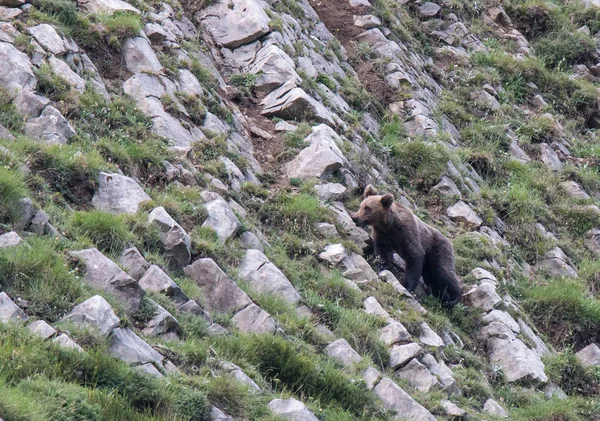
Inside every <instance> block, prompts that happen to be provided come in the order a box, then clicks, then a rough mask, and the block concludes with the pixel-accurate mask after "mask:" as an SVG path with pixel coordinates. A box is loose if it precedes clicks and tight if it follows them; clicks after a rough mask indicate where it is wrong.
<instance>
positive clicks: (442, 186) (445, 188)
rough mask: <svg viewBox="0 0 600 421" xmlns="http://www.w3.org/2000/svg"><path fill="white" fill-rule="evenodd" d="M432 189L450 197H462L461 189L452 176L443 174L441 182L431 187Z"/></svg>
mask: <svg viewBox="0 0 600 421" xmlns="http://www.w3.org/2000/svg"><path fill="white" fill-rule="evenodd" d="M431 190H432V191H434V192H437V193H439V194H440V195H442V196H445V197H449V198H460V197H461V194H460V190H458V187H457V186H456V183H454V181H452V179H451V178H449V177H446V176H445V175H444V176H442V178H441V180H440V182H439V183H438V184H436V185H435V186H433V187H432V188H431Z"/></svg>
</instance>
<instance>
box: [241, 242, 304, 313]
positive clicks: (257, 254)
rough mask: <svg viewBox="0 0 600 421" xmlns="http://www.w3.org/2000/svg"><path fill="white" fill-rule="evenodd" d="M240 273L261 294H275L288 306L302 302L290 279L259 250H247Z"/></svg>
mask: <svg viewBox="0 0 600 421" xmlns="http://www.w3.org/2000/svg"><path fill="white" fill-rule="evenodd" d="M238 271H239V277H240V278H241V279H243V280H244V281H246V282H248V283H249V285H250V287H251V288H252V289H253V290H254V291H256V292H258V293H259V294H264V293H269V294H273V295H275V296H276V297H279V298H281V299H282V300H283V301H285V302H286V303H288V304H297V303H299V302H300V301H301V298H300V294H298V291H296V289H295V288H294V286H293V285H292V284H291V282H290V281H289V280H288V278H286V276H285V275H284V274H283V272H281V271H280V270H279V268H278V267H277V266H275V265H274V264H273V263H272V262H271V261H270V260H269V259H268V258H267V256H265V255H264V254H263V253H262V252H261V251H259V250H247V251H246V254H245V255H244V258H243V259H242V262H241V263H240V265H239V267H238Z"/></svg>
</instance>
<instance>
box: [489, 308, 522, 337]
mask: <svg viewBox="0 0 600 421" xmlns="http://www.w3.org/2000/svg"><path fill="white" fill-rule="evenodd" d="M481 321H482V322H483V323H486V324H490V323H492V322H498V323H502V324H503V325H506V326H508V327H509V328H510V329H511V330H512V331H513V332H515V333H519V332H521V328H520V327H519V324H518V323H517V321H516V320H515V319H514V318H513V317H512V316H511V315H510V314H508V313H507V312H506V311H502V310H492V311H490V312H489V313H488V314H484V315H483V316H481Z"/></svg>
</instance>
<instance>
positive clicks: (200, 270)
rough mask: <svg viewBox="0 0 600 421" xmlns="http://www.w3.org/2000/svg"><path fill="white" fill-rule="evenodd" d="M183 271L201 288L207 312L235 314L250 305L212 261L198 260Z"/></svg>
mask: <svg viewBox="0 0 600 421" xmlns="http://www.w3.org/2000/svg"><path fill="white" fill-rule="evenodd" d="M183 271H184V272H185V274H186V275H187V276H189V277H190V278H192V280H193V281H194V282H196V283H197V284H198V286H200V288H202V292H203V296H204V297H205V298H206V303H205V308H206V309H208V311H211V312H213V311H216V312H218V313H236V312H238V311H240V310H242V309H243V308H245V307H247V306H248V305H250V304H251V303H252V300H251V299H250V297H248V295H246V293H245V292H244V291H242V290H241V289H240V287H238V286H237V284H236V283H235V282H233V281H232V280H231V279H230V278H229V277H228V276H227V275H226V274H225V272H223V271H222V270H221V268H219V266H217V264H216V263H215V262H214V261H212V259H198V260H196V261H195V262H194V263H192V264H191V265H189V266H187V267H185V268H184V269H183Z"/></svg>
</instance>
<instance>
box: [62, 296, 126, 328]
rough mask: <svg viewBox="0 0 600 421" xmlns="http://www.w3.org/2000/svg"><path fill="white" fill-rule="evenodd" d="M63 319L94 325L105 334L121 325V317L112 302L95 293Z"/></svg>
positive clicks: (79, 323) (74, 322)
mask: <svg viewBox="0 0 600 421" xmlns="http://www.w3.org/2000/svg"><path fill="white" fill-rule="evenodd" d="M62 320H63V321H65V322H70V323H73V324H75V325H89V326H93V327H94V328H96V329H98V330H99V331H100V332H101V333H102V334H104V335H108V334H109V333H110V332H112V330H113V329H114V328H116V327H117V326H119V318H118V317H117V316H116V315H115V313H114V311H113V309H112V307H111V306H110V304H109V303H108V302H107V301H106V300H105V299H104V298H102V297H101V296H100V295H95V296H93V297H92V298H89V299H87V300H85V301H84V302H83V303H81V304H79V305H77V306H75V308H74V309H73V310H71V312H70V313H69V314H67V315H66V316H65V317H63V319H62Z"/></svg>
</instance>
